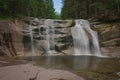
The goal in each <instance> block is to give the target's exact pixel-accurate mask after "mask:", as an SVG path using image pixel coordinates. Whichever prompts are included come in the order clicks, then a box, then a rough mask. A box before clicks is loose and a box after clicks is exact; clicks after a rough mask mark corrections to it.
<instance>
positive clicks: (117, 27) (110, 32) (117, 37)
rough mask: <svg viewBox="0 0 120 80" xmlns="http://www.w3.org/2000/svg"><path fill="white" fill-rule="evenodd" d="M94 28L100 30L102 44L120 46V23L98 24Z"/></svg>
mask: <svg viewBox="0 0 120 80" xmlns="http://www.w3.org/2000/svg"><path fill="white" fill-rule="evenodd" d="M94 29H95V30H97V31H98V32H99V40H100V44H101V46H104V47H114V46H120V23H108V24H107V23H106V24H105V23H103V24H98V25H95V27H94Z"/></svg>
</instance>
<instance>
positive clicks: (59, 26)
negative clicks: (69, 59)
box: [0, 18, 120, 57]
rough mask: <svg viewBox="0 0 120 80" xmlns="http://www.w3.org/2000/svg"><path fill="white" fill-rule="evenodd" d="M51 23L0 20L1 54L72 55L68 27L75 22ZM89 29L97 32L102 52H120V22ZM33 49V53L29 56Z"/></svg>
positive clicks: (58, 21)
mask: <svg viewBox="0 0 120 80" xmlns="http://www.w3.org/2000/svg"><path fill="white" fill-rule="evenodd" d="M51 21H52V22H50V23H49V21H47V20H45V19H39V20H38V19H35V18H30V19H25V20H24V22H20V21H18V20H15V21H0V55H4V54H6V55H8V56H10V57H11V56H17V55H19V56H40V55H47V54H54V55H71V54H73V53H74V49H73V38H72V35H71V27H73V26H74V25H75V21H74V20H51ZM51 23H52V24H51ZM30 27H31V28H30ZM92 28H93V30H95V31H97V32H98V33H99V41H100V45H101V47H102V51H103V53H106V52H107V53H108V52H110V51H111V52H110V54H108V55H112V53H117V54H116V55H118V54H119V53H120V51H119V47H120V23H109V24H108V23H101V24H97V25H94V27H92ZM31 34H32V37H31ZM31 40H32V43H31ZM31 45H33V46H31ZM103 47H104V48H103ZM114 47H117V48H114ZM32 48H33V49H34V53H35V54H32ZM115 49H117V50H115ZM116 51H117V52H116ZM24 54H25V55H24Z"/></svg>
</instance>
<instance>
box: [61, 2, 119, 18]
mask: <svg viewBox="0 0 120 80" xmlns="http://www.w3.org/2000/svg"><path fill="white" fill-rule="evenodd" d="M61 14H62V15H61V16H62V18H63V19H69V18H70V19H71V18H72V19H74V18H97V19H99V20H100V19H106V20H107V19H111V17H113V16H114V17H115V19H116V18H120V15H119V14H120V0H63V8H62V13H61Z"/></svg>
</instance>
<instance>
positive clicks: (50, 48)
mask: <svg viewBox="0 0 120 80" xmlns="http://www.w3.org/2000/svg"><path fill="white" fill-rule="evenodd" d="M44 25H45V28H46V42H47V44H46V45H47V54H49V55H52V54H54V53H55V38H54V34H55V33H54V32H55V29H54V23H53V20H51V19H48V20H46V21H45V23H44Z"/></svg>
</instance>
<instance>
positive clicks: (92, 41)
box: [71, 20, 101, 56]
mask: <svg viewBox="0 0 120 80" xmlns="http://www.w3.org/2000/svg"><path fill="white" fill-rule="evenodd" d="M71 33H72V36H73V43H74V52H75V53H74V54H75V55H96V56H101V52H100V48H99V42H98V38H97V32H95V31H93V30H92V29H91V28H90V23H89V22H88V21H86V20H75V26H74V27H72V28H71Z"/></svg>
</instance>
